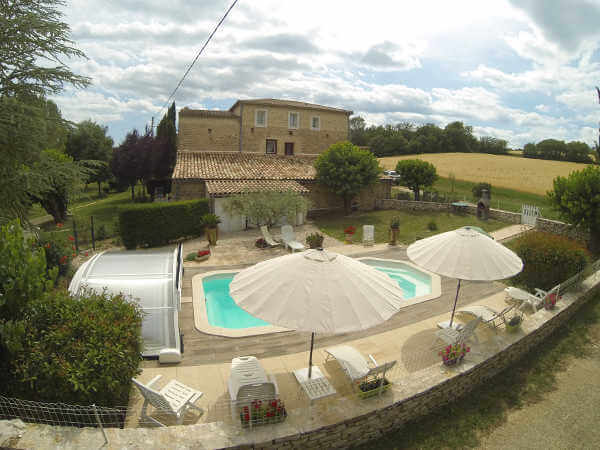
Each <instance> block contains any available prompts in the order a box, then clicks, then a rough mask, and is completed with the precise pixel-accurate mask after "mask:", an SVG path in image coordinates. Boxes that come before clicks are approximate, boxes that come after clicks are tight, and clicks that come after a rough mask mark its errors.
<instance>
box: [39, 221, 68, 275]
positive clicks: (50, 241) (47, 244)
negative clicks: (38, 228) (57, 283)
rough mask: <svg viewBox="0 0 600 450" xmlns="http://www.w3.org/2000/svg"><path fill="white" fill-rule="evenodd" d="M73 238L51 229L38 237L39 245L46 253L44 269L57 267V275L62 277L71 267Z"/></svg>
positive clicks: (48, 269)
mask: <svg viewBox="0 0 600 450" xmlns="http://www.w3.org/2000/svg"><path fill="white" fill-rule="evenodd" d="M74 241H75V238H74V237H73V236H71V235H70V234H67V233H59V232H54V231H51V232H50V233H43V234H41V235H40V238H39V241H38V243H39V246H40V247H42V248H43V249H44V252H45V253H46V270H47V271H50V270H52V269H53V268H55V267H56V268H57V270H58V275H59V276H61V277H64V276H65V275H66V274H67V273H68V271H69V268H70V267H71V262H72V261H73V257H74V256H75V243H74Z"/></svg>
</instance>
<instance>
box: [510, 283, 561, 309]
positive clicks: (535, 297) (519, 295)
mask: <svg viewBox="0 0 600 450" xmlns="http://www.w3.org/2000/svg"><path fill="white" fill-rule="evenodd" d="M559 291H560V284H557V285H556V286H554V287H553V288H552V289H550V290H549V291H544V290H542V289H538V288H536V289H535V294H531V293H529V292H527V291H525V290H523V289H519V288H516V287H513V286H510V287H507V288H506V289H504V292H505V293H506V295H507V296H508V297H510V298H512V299H513V300H518V301H520V302H522V303H521V306H519V309H520V310H523V308H524V307H526V306H528V305H529V306H531V308H532V309H533V312H536V311H537V310H538V309H540V308H541V307H542V305H543V304H544V300H545V299H546V297H548V296H550V295H552V294H556V295H557V296H558V293H559Z"/></svg>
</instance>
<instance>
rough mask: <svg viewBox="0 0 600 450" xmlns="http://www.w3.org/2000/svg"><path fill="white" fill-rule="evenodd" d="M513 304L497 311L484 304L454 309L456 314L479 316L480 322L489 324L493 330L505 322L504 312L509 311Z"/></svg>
mask: <svg viewBox="0 0 600 450" xmlns="http://www.w3.org/2000/svg"><path fill="white" fill-rule="evenodd" d="M514 307H515V305H510V306H507V307H506V308H504V309H503V310H502V311H500V312H498V311H496V310H494V309H493V308H490V307H489V306H486V305H470V306H466V307H464V308H461V309H459V310H458V311H456V314H468V315H471V316H475V317H479V318H480V319H481V323H483V324H485V325H489V326H490V327H492V328H493V329H494V330H496V328H498V327H499V326H500V325H502V324H503V323H506V314H507V313H508V312H509V311H511V310H512V309H513V308H514Z"/></svg>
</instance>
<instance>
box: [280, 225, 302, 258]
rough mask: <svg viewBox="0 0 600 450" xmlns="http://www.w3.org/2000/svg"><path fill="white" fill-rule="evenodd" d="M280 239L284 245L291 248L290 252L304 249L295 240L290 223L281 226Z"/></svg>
mask: <svg viewBox="0 0 600 450" xmlns="http://www.w3.org/2000/svg"><path fill="white" fill-rule="evenodd" d="M281 240H282V241H283V244H284V245H285V246H286V247H288V248H290V249H291V250H292V252H294V251H296V250H299V251H302V250H304V245H302V244H301V243H300V242H298V241H297V240H296V235H295V234H294V229H293V228H292V226H291V225H283V226H282V227H281Z"/></svg>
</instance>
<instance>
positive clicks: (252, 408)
mask: <svg viewBox="0 0 600 450" xmlns="http://www.w3.org/2000/svg"><path fill="white" fill-rule="evenodd" d="M286 417H287V411H286V410H285V405H284V404H283V402H282V401H281V400H279V399H272V400H265V401H262V400H252V403H250V405H248V406H244V407H243V408H241V409H240V421H241V423H242V427H244V428H247V427H250V426H256V425H264V424H268V423H278V422H283V421H284V420H285V418H286Z"/></svg>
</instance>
